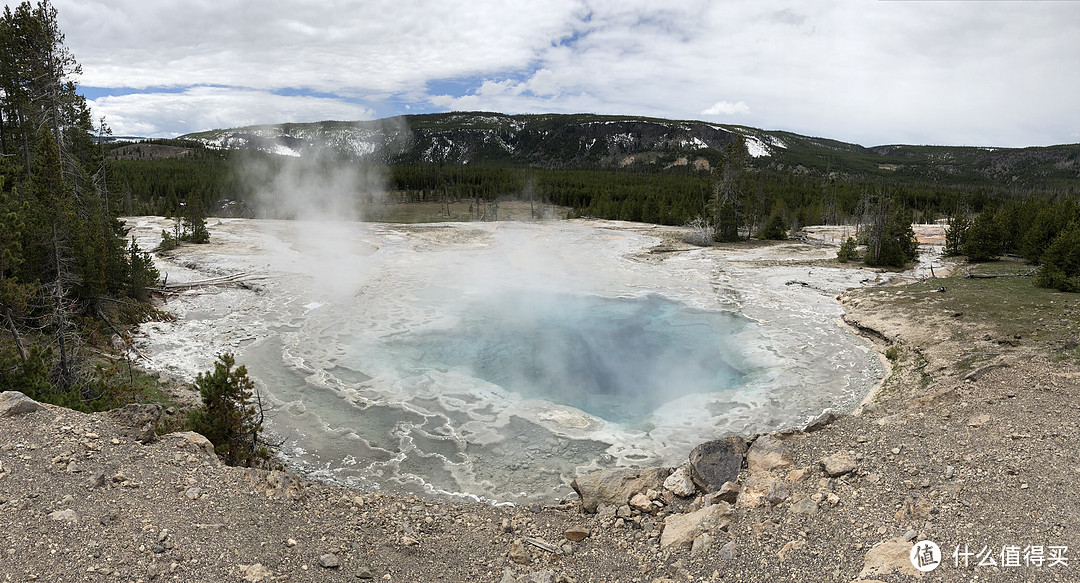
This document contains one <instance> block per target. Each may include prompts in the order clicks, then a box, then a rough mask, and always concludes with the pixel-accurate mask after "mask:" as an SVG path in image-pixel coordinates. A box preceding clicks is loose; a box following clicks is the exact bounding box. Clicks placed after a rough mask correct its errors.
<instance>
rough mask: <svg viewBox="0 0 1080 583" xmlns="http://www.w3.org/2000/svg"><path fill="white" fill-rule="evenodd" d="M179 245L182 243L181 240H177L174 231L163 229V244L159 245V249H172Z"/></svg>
mask: <svg viewBox="0 0 1080 583" xmlns="http://www.w3.org/2000/svg"><path fill="white" fill-rule="evenodd" d="M178 245H180V241H177V240H176V237H173V234H172V233H170V232H168V231H166V230H165V229H162V230H161V244H159V245H158V251H172V250H173V249H176V247H177V246H178Z"/></svg>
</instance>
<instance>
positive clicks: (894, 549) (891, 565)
mask: <svg viewBox="0 0 1080 583" xmlns="http://www.w3.org/2000/svg"><path fill="white" fill-rule="evenodd" d="M913 546H915V545H913V544H912V543H910V542H908V541H906V540H904V539H902V538H894V539H890V540H886V541H882V542H879V543H878V544H876V545H874V546H873V548H871V549H870V551H869V552H867V553H866V556H865V557H864V558H863V568H862V571H861V572H860V573H859V578H860V579H865V578H868V577H876V576H878V575H889V574H891V573H897V572H898V573H901V574H904V575H911V576H916V577H917V576H920V575H921V573H919V571H918V570H916V569H915V566H914V565H912V564H911V547H913Z"/></svg>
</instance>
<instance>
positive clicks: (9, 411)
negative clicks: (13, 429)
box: [0, 391, 41, 417]
mask: <svg viewBox="0 0 1080 583" xmlns="http://www.w3.org/2000/svg"><path fill="white" fill-rule="evenodd" d="M40 408H41V405H39V404H38V402H37V401H35V400H33V399H31V398H30V397H27V396H26V395H24V394H22V393H20V392H19V391H4V392H3V393H0V417H15V416H17V415H25V414H27V413H33V412H34V411H37V410H38V409H40Z"/></svg>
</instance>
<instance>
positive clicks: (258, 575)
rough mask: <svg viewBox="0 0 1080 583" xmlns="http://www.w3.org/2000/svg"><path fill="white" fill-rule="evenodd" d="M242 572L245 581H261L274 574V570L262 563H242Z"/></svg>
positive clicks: (255, 582) (257, 582) (259, 582)
mask: <svg viewBox="0 0 1080 583" xmlns="http://www.w3.org/2000/svg"><path fill="white" fill-rule="evenodd" d="M240 574H241V575H243V577H244V581H250V582H251V583H261V582H262V581H264V580H266V579H268V578H270V577H273V576H274V572H273V571H271V570H270V569H267V568H266V567H264V566H263V564H262V563H255V564H254V565H240Z"/></svg>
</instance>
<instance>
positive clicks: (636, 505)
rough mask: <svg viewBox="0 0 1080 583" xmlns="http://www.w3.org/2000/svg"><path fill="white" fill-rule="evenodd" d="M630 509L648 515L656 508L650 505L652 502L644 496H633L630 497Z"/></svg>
mask: <svg viewBox="0 0 1080 583" xmlns="http://www.w3.org/2000/svg"><path fill="white" fill-rule="evenodd" d="M630 508H633V509H634V510H638V511H640V512H649V513H651V512H652V511H653V510H655V509H656V507H655V506H653V504H652V500H649V497H648V496H646V495H645V494H634V495H633V496H631V497H630Z"/></svg>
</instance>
